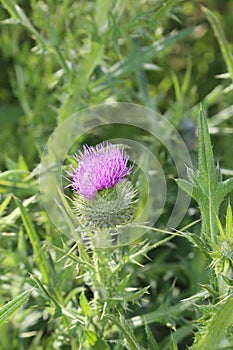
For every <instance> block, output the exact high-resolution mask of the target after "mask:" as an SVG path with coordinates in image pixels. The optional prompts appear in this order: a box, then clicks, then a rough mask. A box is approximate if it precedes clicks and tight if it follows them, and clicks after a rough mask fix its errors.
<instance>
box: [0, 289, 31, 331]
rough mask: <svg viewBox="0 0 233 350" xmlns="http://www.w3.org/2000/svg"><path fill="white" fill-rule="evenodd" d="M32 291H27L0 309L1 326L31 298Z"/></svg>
mask: <svg viewBox="0 0 233 350" xmlns="http://www.w3.org/2000/svg"><path fill="white" fill-rule="evenodd" d="M30 293H31V291H30V290H26V291H25V292H23V293H21V294H19V295H18V296H17V297H15V298H14V299H12V300H11V301H9V302H8V303H7V304H6V305H3V306H2V307H0V326H1V325H2V324H4V323H5V322H6V321H7V320H8V319H9V318H10V317H11V316H12V315H13V314H14V313H15V312H16V311H17V310H18V309H19V308H20V307H21V306H22V305H23V304H24V303H25V302H26V301H27V300H28V298H29V295H30Z"/></svg>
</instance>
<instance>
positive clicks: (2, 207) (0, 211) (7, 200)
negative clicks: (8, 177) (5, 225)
mask: <svg viewBox="0 0 233 350" xmlns="http://www.w3.org/2000/svg"><path fill="white" fill-rule="evenodd" d="M11 198H12V196H11V195H9V196H7V197H6V198H5V199H4V201H3V202H2V203H1V204H0V216H2V215H3V213H4V210H5V209H6V208H7V206H8V204H9V203H10V201H11Z"/></svg>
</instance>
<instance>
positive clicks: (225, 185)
mask: <svg viewBox="0 0 233 350" xmlns="http://www.w3.org/2000/svg"><path fill="white" fill-rule="evenodd" d="M232 190H233V177H231V178H230V179H227V180H225V181H223V182H219V183H218V186H217V191H216V197H217V198H218V199H219V200H221V201H222V200H223V199H224V198H225V197H226V196H227V195H228V193H230V192H231V191H232Z"/></svg>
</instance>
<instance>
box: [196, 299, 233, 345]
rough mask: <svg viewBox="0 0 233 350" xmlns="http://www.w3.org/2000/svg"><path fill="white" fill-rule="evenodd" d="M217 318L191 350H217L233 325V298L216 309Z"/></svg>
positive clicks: (215, 317) (214, 318)
mask: <svg viewBox="0 0 233 350" xmlns="http://www.w3.org/2000/svg"><path fill="white" fill-rule="evenodd" d="M215 309H216V312H215V316H214V317H213V320H212V322H211V323H210V325H209V326H208V329H207V331H206V332H205V333H204V334H203V336H202V337H201V338H200V340H198V341H197V343H195V344H194V345H193V346H192V347H191V350H209V349H212V350H216V349H218V348H219V345H220V341H221V339H222V337H223V336H224V334H225V333H226V331H227V329H228V327H229V326H230V325H231V324H232V323H233V298H232V297H231V298H229V299H227V301H226V302H225V303H224V305H221V306H218V307H216V308H215Z"/></svg>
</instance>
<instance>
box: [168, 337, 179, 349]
mask: <svg viewBox="0 0 233 350" xmlns="http://www.w3.org/2000/svg"><path fill="white" fill-rule="evenodd" d="M170 349H171V350H178V346H177V343H176V341H175V339H174V337H173V334H171V348H170Z"/></svg>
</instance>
